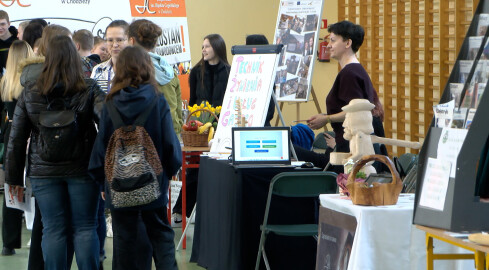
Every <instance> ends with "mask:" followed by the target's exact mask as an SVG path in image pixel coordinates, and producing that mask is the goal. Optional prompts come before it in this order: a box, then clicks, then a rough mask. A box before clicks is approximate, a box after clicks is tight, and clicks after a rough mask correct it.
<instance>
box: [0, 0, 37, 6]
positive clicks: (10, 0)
mask: <svg viewBox="0 0 489 270" xmlns="http://www.w3.org/2000/svg"><path fill="white" fill-rule="evenodd" d="M5 2H7V4H6V3H5ZM8 2H10V4H8ZM15 2H17V4H18V5H19V6H20V7H29V6H31V4H22V3H21V2H20V0H0V4H2V6H4V7H10V6H12V5H13V4H14V3H15Z"/></svg>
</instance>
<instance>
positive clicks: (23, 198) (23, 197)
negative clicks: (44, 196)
mask: <svg viewBox="0 0 489 270" xmlns="http://www.w3.org/2000/svg"><path fill="white" fill-rule="evenodd" d="M4 188H5V203H6V205H7V207H9V208H15V209H19V210H22V211H26V212H29V211H32V208H31V197H32V189H31V188H24V189H23V191H22V192H21V193H19V194H17V193H15V192H14V189H13V188H11V187H10V185H9V184H7V183H5V184H4Z"/></svg>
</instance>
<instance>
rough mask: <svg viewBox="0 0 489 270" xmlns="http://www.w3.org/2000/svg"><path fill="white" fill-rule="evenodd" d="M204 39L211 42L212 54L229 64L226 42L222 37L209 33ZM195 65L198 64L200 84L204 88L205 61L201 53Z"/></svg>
mask: <svg viewBox="0 0 489 270" xmlns="http://www.w3.org/2000/svg"><path fill="white" fill-rule="evenodd" d="M206 39H207V40H209V43H210V44H211V47H212V49H213V50H214V54H215V55H216V56H217V57H218V58H219V62H223V63H224V64H225V65H227V66H229V63H228V56H227V52H226V42H224V39H223V38H222V37H221V35H219V34H210V35H207V36H205V37H204V39H203V40H206ZM196 66H200V78H201V82H200V83H201V84H202V88H205V85H204V74H205V61H204V56H203V55H202V58H201V59H200V61H199V62H198V63H197V65H196Z"/></svg>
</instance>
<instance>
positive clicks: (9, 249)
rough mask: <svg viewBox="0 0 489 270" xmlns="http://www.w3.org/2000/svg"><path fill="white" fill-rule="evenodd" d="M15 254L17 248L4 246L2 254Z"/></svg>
mask: <svg viewBox="0 0 489 270" xmlns="http://www.w3.org/2000/svg"><path fill="white" fill-rule="evenodd" d="M14 254H15V249H13V248H8V247H3V249H2V256H11V255H14Z"/></svg>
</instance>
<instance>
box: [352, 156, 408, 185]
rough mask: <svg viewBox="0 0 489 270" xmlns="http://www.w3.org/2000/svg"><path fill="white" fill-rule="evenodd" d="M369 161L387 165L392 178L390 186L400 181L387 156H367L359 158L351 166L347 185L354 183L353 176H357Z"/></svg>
mask: <svg viewBox="0 0 489 270" xmlns="http://www.w3.org/2000/svg"><path fill="white" fill-rule="evenodd" d="M370 161H379V162H382V163H384V164H385V165H387V167H389V170H390V171H391V174H392V178H393V180H392V184H395V183H397V182H398V181H401V177H400V176H399V173H398V172H397V170H396V167H394V163H392V161H391V159H390V158H389V157H388V156H384V155H369V156H363V157H361V158H360V159H359V160H358V161H357V162H356V163H355V165H353V169H352V171H351V173H350V175H349V176H348V182H347V185H348V184H351V183H353V182H355V176H356V175H357V173H358V172H359V171H360V169H362V168H363V166H364V165H365V164H367V163H368V162H370Z"/></svg>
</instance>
